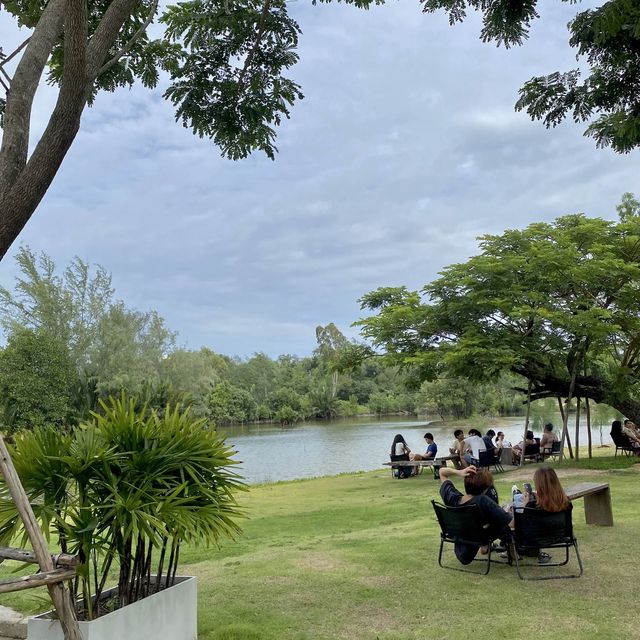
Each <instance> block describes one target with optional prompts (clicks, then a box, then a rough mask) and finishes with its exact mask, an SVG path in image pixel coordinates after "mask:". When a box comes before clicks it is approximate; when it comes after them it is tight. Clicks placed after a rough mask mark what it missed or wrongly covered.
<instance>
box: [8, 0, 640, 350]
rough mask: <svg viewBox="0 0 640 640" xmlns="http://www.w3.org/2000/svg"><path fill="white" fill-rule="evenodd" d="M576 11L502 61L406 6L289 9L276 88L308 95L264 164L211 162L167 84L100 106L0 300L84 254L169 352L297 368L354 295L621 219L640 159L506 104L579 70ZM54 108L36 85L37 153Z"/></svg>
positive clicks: (566, 10)
mask: <svg viewBox="0 0 640 640" xmlns="http://www.w3.org/2000/svg"><path fill="white" fill-rule="evenodd" d="M588 4H589V3H587V5H588ZM584 6H585V3H582V4H581V5H579V8H583V7H584ZM576 10H577V9H576V6H575V5H569V4H568V3H562V2H558V1H555V0H554V1H551V0H549V1H544V2H542V3H541V5H540V8H539V11H540V13H541V16H542V18H541V19H540V20H539V21H538V22H536V23H535V25H534V27H533V29H532V31H531V37H530V38H529V40H528V42H527V43H526V45H525V46H523V47H521V48H512V49H509V50H505V49H504V48H496V47H495V45H493V44H484V43H482V42H481V41H480V40H479V32H480V28H481V25H480V22H479V20H478V19H477V17H475V16H473V17H471V18H470V19H469V20H468V21H467V22H465V23H464V24H462V25H456V26H454V27H450V26H449V24H448V19H447V16H446V15H445V14H444V13H437V14H422V13H421V10H420V5H419V4H418V3H417V2H391V3H389V4H387V5H384V6H379V7H374V8H372V9H371V10H370V11H362V10H358V9H355V8H353V7H348V6H341V5H334V4H330V5H319V6H312V5H311V4H310V3H309V2H302V1H300V0H298V1H296V2H292V3H291V4H290V5H289V11H290V12H291V13H292V14H293V15H294V16H295V17H296V19H297V20H298V21H299V23H300V26H301V27H302V30H303V35H302V37H301V43H300V50H299V51H300V58H301V59H300V62H299V63H298V65H297V66H296V67H294V68H293V70H292V71H290V73H289V75H290V77H292V78H293V79H294V80H296V81H297V82H299V83H300V84H301V85H302V90H303V93H304V94H305V99H304V100H302V101H301V102H299V103H297V104H296V105H295V106H294V108H293V110H292V117H291V120H289V121H286V122H285V123H284V124H283V126H281V127H280V128H279V131H278V142H277V145H278V148H279V154H278V155H277V157H276V159H275V161H271V160H269V159H267V158H266V157H264V156H260V155H258V154H256V155H254V156H252V157H250V158H248V159H246V160H243V161H239V162H232V161H230V160H226V159H224V158H222V157H221V156H220V153H219V150H218V149H217V148H216V147H215V146H214V145H213V144H212V143H211V142H210V141H208V140H201V139H199V138H197V137H195V136H194V135H193V134H192V133H191V132H190V131H189V130H187V129H184V128H183V127H182V126H181V124H178V123H176V122H175V120H174V113H173V110H172V107H171V105H170V104H169V103H167V102H165V101H164V100H163V99H162V93H163V86H162V84H161V86H159V87H158V89H156V90H154V91H149V90H146V89H144V88H142V87H141V86H137V87H135V88H134V89H132V90H121V91H119V92H117V93H115V94H101V95H100V96H99V97H98V99H97V101H96V104H95V105H94V106H93V107H92V108H90V109H87V111H86V112H85V115H84V117H83V121H82V126H81V130H80V133H79V135H78V137H77V139H76V141H75V143H74V145H73V147H72V149H71V150H70V152H69V154H68V155H67V157H66V159H65V161H64V163H63V166H62V168H61V170H60V171H59V173H58V175H57V177H56V179H55V181H54V183H53V185H52V186H51V188H50V189H49V191H48V193H47V195H46V196H45V198H44V200H43V202H42V203H41V205H40V207H39V209H38V210H37V212H36V213H35V214H34V216H33V218H32V219H31V221H30V222H29V224H28V225H27V227H26V229H25V230H24V231H23V233H22V234H21V236H20V237H19V239H18V241H17V242H16V243H14V245H13V247H12V249H11V251H10V252H9V254H8V255H7V257H6V258H5V259H4V260H3V261H2V262H1V263H0V284H2V285H3V286H6V287H9V288H11V286H12V283H13V282H14V277H15V274H16V266H15V260H14V256H15V254H16V252H17V250H18V248H19V247H20V246H21V245H28V246H29V247H30V248H31V249H32V250H34V251H38V252H39V251H44V252H45V253H47V254H48V255H49V256H51V257H52V258H53V259H54V261H55V262H56V264H58V265H59V267H60V268H61V269H62V268H64V267H65V266H66V265H67V264H68V263H69V262H70V261H71V260H72V259H73V258H74V256H79V257H80V258H82V259H83V260H85V261H87V262H90V263H92V264H100V265H102V266H103V267H104V268H106V269H107V270H108V271H109V272H111V274H112V276H113V284H114V287H115V289H116V297H117V298H119V299H122V300H123V301H124V302H125V304H126V305H127V306H128V307H131V308H135V309H139V310H141V311H146V310H150V309H154V310H156V311H157V312H158V313H159V314H160V315H161V316H162V317H164V319H165V321H166V324H167V326H168V327H169V328H171V329H172V330H174V331H177V332H178V344H179V346H182V347H184V348H188V349H199V348H200V347H203V346H206V347H209V348H210V349H213V350H214V351H216V352H218V353H223V354H227V355H238V356H241V357H248V356H250V355H251V354H253V353H255V352H264V353H266V354H268V355H270V356H272V357H277V356H278V355H280V354H285V353H286V354H295V355H299V356H305V355H309V354H310V353H311V351H312V350H313V349H314V347H315V328H316V326H318V325H326V324H328V323H329V322H333V323H335V324H336V325H337V326H338V328H339V329H340V330H342V331H343V332H344V333H345V334H346V335H347V336H349V337H351V338H356V337H357V330H356V329H354V328H352V327H351V324H352V323H353V322H354V321H355V320H357V319H358V318H360V317H361V316H362V315H363V312H361V311H360V308H359V304H358V299H359V298H360V297H361V296H362V295H364V294H365V293H367V292H369V291H371V290H373V289H376V288H377V287H380V286H400V285H406V286H407V287H409V288H410V289H418V288H420V287H421V286H423V285H424V284H426V283H427V282H429V281H431V280H433V279H434V278H435V277H436V276H437V274H438V272H439V271H440V270H441V269H443V268H444V267H445V266H447V265H449V264H452V263H455V262H463V261H465V260H466V259H467V258H468V257H469V256H471V255H474V254H476V253H477V252H478V245H477V240H476V238H477V237H478V236H479V235H482V234H486V233H501V232H502V231H504V230H505V229H508V228H521V227H524V226H526V225H528V224H530V223H532V222H536V221H541V220H548V221H550V220H553V219H554V218H556V217H557V216H560V215H564V214H567V213H576V212H584V213H585V214H587V215H591V216H600V217H605V218H615V215H616V213H615V205H616V204H617V203H618V202H619V200H620V196H621V195H622V193H624V192H626V191H631V192H635V193H637V194H640V185H639V175H640V157H639V155H638V152H634V153H631V154H628V155H623V156H621V155H618V154H615V153H614V152H613V151H611V150H609V149H604V150H601V149H596V147H595V143H594V142H593V140H592V139H590V138H585V137H583V131H584V128H585V126H584V125H580V124H577V125H576V124H574V123H572V122H568V123H564V124H562V125H561V126H559V127H557V128H555V129H551V130H547V129H545V128H544V126H543V125H542V124H541V123H539V122H532V121H530V119H529V118H528V116H527V115H526V114H524V113H516V112H515V111H514V108H513V105H514V103H515V101H516V100H517V93H518V89H519V88H520V86H521V85H522V84H523V83H524V82H525V81H526V80H528V79H529V78H531V77H532V76H535V75H541V74H544V73H548V72H551V71H556V70H568V69H570V68H574V67H576V66H577V63H576V59H575V52H574V51H572V50H571V49H570V48H569V45H568V42H567V41H568V35H567V30H566V24H567V22H568V21H569V20H570V19H571V17H572V16H573V15H574V13H575V11H576ZM9 28H10V23H9V22H8V21H7V18H6V16H0V33H2V34H3V35H2V38H0V39H2V40H3V41H4V40H5V38H7V37H8V38H9V40H10V39H11V38H14V41H16V42H17V41H19V38H20V36H21V35H26V34H15V33H13V32H10V29H9ZM3 44H4V42H3ZM7 50H9V49H8V48H6V49H5V51H7ZM54 99H55V94H54V92H53V90H52V89H50V88H47V87H42V88H41V89H40V91H39V95H38V101H37V104H36V107H35V111H34V116H33V121H34V137H35V136H37V133H38V131H41V130H42V129H43V128H44V125H45V123H46V119H47V117H48V113H49V111H50V109H51V107H52V104H53V101H54Z"/></svg>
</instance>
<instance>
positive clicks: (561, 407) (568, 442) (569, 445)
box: [558, 396, 573, 459]
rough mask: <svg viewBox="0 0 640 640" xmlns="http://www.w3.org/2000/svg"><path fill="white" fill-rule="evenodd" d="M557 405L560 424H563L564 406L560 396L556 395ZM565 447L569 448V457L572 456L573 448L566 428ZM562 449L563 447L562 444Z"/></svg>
mask: <svg viewBox="0 0 640 640" xmlns="http://www.w3.org/2000/svg"><path fill="white" fill-rule="evenodd" d="M558 407H559V408H560V416H561V417H562V424H563V425H564V407H563V406H562V398H560V397H559V396H558ZM567 447H568V448H569V457H570V458H573V449H572V448H571V438H570V437H569V431H568V430H567ZM562 449H564V445H563V446H562ZM561 459H562V458H561Z"/></svg>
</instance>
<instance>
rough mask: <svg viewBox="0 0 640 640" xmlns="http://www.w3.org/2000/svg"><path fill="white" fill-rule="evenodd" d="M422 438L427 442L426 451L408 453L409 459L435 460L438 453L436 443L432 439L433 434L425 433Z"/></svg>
mask: <svg viewBox="0 0 640 640" xmlns="http://www.w3.org/2000/svg"><path fill="white" fill-rule="evenodd" d="M424 439H425V442H426V443H427V449H426V451H425V452H424V453H410V454H409V460H435V457H436V454H437V453H438V445H437V444H436V443H435V442H434V441H433V434H432V433H429V432H427V433H425V434H424Z"/></svg>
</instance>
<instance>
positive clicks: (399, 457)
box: [390, 433, 413, 479]
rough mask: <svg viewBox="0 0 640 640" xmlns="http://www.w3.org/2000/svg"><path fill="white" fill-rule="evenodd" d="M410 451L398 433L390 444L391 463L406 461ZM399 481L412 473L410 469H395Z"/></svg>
mask: <svg viewBox="0 0 640 640" xmlns="http://www.w3.org/2000/svg"><path fill="white" fill-rule="evenodd" d="M410 453H411V449H409V446H408V445H407V443H406V442H405V440H404V438H403V437H402V434H401V433H398V434H397V435H396V436H395V438H394V439H393V442H392V443H391V454H390V455H391V462H399V461H408V460H409V454H410ZM397 472H398V475H397V476H396V477H397V478H399V479H402V478H408V477H409V476H410V475H411V474H412V473H413V468H412V467H397Z"/></svg>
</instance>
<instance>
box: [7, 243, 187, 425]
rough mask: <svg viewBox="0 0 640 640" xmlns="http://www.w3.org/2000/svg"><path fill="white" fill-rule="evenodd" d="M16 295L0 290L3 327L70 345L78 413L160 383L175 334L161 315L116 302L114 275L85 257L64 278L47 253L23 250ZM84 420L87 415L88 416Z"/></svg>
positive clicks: (69, 352) (11, 331)
mask: <svg viewBox="0 0 640 640" xmlns="http://www.w3.org/2000/svg"><path fill="white" fill-rule="evenodd" d="M16 261H17V263H18V267H19V270H20V275H19V276H18V277H17V278H16V284H15V288H14V291H13V292H12V291H9V290H8V289H4V288H0V324H1V325H2V327H3V328H4V329H5V331H6V332H7V333H9V334H11V333H13V332H15V331H17V330H19V329H25V328H26V329H32V330H34V331H36V332H40V331H45V332H46V333H47V334H48V335H50V336H51V337H52V339H55V340H56V341H59V342H60V343H61V344H63V345H64V346H65V349H66V350H67V352H68V357H69V359H70V361H71V362H72V363H73V366H74V368H75V370H76V372H77V378H76V380H77V387H76V389H75V391H74V396H75V398H76V400H75V401H74V404H75V405H76V406H77V407H78V409H79V412H80V414H82V413H83V411H82V409H81V407H84V408H85V410H91V409H94V408H95V403H96V401H97V399H98V396H99V395H100V394H101V395H102V396H103V397H104V398H106V397H107V396H108V395H109V394H110V393H111V392H115V393H119V392H120V391H121V390H122V389H127V390H128V391H130V392H133V393H138V392H140V391H141V390H142V388H143V386H144V384H145V383H147V384H157V383H158V381H159V380H160V379H161V377H162V368H163V365H164V361H165V358H166V356H167V355H168V353H169V351H170V350H171V348H172V347H173V344H174V341H175V334H174V333H173V332H171V331H169V330H168V329H167V328H166V326H165V325H164V320H163V319H162V318H161V317H160V316H159V315H158V314H157V313H156V312H155V311H148V312H141V311H133V310H130V309H127V308H126V307H125V305H124V303H122V302H120V301H117V300H115V299H114V289H113V287H112V285H111V276H110V275H109V274H108V273H107V272H106V271H105V270H104V269H103V268H102V267H100V266H97V267H96V268H95V269H91V267H90V266H89V265H88V264H87V263H86V262H84V261H82V260H81V259H80V258H75V259H74V260H73V262H72V263H71V264H70V265H69V266H68V267H67V268H66V269H65V270H64V271H63V273H62V275H59V274H58V272H57V269H56V265H55V264H54V262H53V261H52V260H51V258H49V257H48V256H47V255H46V254H44V253H41V254H40V255H36V254H34V253H33V252H31V251H30V250H29V249H28V248H21V249H20V251H19V252H18V254H17V256H16ZM84 415H86V413H85V414H84Z"/></svg>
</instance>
